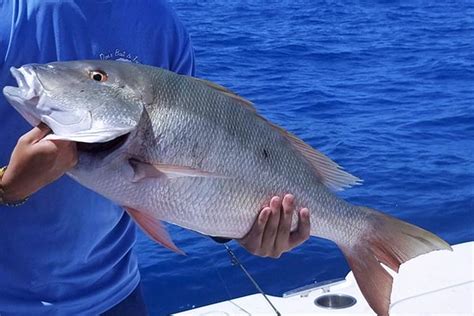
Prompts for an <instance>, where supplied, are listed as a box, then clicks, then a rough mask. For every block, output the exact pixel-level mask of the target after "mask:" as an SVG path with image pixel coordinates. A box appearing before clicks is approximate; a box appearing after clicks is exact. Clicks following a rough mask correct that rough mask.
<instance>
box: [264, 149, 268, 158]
mask: <svg viewBox="0 0 474 316" xmlns="http://www.w3.org/2000/svg"><path fill="white" fill-rule="evenodd" d="M263 157H265V159H267V158H268V151H267V150H266V149H263Z"/></svg>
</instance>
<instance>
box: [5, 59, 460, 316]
mask: <svg viewBox="0 0 474 316" xmlns="http://www.w3.org/2000/svg"><path fill="white" fill-rule="evenodd" d="M11 72H12V74H13V76H14V77H15V78H16V80H17V83H18V87H5V88H4V89H3V93H4V94H5V96H6V97H7V99H8V101H9V102H10V103H11V104H12V105H13V106H14V107H15V108H16V109H17V110H18V111H19V112H20V113H21V114H22V115H23V117H24V118H25V119H26V120H28V121H29V122H30V123H31V124H32V125H36V124H38V123H39V122H40V121H42V122H44V123H46V124H47V125H48V126H49V127H50V128H51V129H52V130H53V132H54V134H51V135H49V136H48V138H53V139H54V138H56V139H65V140H72V141H77V142H79V144H78V150H79V162H78V164H77V166H76V167H75V168H74V169H73V170H71V171H70V172H69V175H70V176H71V177H73V178H74V179H75V180H77V181H78V182H80V183H81V184H83V185H85V186H86V187H88V188H90V189H92V190H94V191H96V192H98V193H100V194H102V195H103V196H105V197H107V198H109V199H111V200H113V201H114V202H116V203H118V204H119V205H123V206H124V207H125V209H126V210H127V211H128V213H129V214H130V215H131V216H132V217H133V219H134V220H135V221H136V222H137V223H138V225H139V226H140V227H141V228H142V229H143V230H145V231H146V232H147V233H148V234H149V236H150V237H151V238H153V239H154V240H156V241H158V242H160V243H162V244H163V245H165V246H166V247H168V248H171V249H173V250H176V251H179V249H178V248H177V247H176V246H175V245H174V244H173V242H172V241H171V240H170V239H169V237H168V235H167V234H166V232H165V231H164V229H163V228H162V227H161V226H160V221H167V222H170V223H174V224H177V225H180V226H182V227H186V228H188V229H192V230H195V231H198V232H200V233H203V234H206V235H211V236H221V237H229V238H240V237H243V236H244V235H245V234H246V233H247V232H248V231H249V229H250V228H251V226H252V224H253V223H254V221H255V219H256V216H257V214H258V212H259V210H260V209H261V208H262V206H264V205H267V204H268V203H269V200H270V198H271V197H272V196H274V195H279V196H282V195H284V194H285V193H292V194H294V195H295V196H296V198H297V207H308V208H309V209H310V211H311V235H313V236H318V237H322V238H326V239H329V240H332V241H333V242H335V243H336V244H337V245H338V246H339V247H340V248H341V250H342V252H343V253H344V255H345V257H346V259H347V261H348V262H349V265H350V267H351V269H352V271H353V272H354V275H355V278H356V280H357V283H358V284H359V287H360V289H361V291H362V293H363V294H364V296H365V298H366V299H367V302H368V303H369V305H370V306H371V307H372V309H373V310H374V311H375V312H376V313H377V314H379V315H387V314H388V310H389V304H390V294H391V288H392V277H391V276H390V274H389V273H387V271H386V270H385V269H384V268H383V267H382V266H381V264H380V263H384V264H385V265H386V266H388V267H389V268H391V269H393V270H395V271H398V268H399V266H400V264H402V263H403V262H405V261H407V260H409V259H411V258H413V257H416V256H418V255H420V254H424V253H427V252H430V251H432V250H439V249H451V248H450V246H449V245H448V244H447V243H446V242H444V241H443V240H441V239H440V238H438V237H437V236H435V235H433V234H431V233H429V232H427V231H425V230H423V229H421V228H419V227H416V226H414V225H411V224H408V223H406V222H403V221H400V220H398V219H395V218H393V217H390V216H388V215H385V214H382V213H381V212H379V211H376V210H374V209H370V208H368V207H363V206H356V205H352V204H350V203H348V202H346V201H344V200H342V199H340V198H338V197H337V196H336V195H335V194H333V193H332V192H331V191H334V190H341V189H343V188H345V187H349V186H351V185H354V184H357V183H359V179H358V178H356V177H354V176H352V175H350V174H349V173H347V172H345V171H343V170H342V168H341V167H339V166H338V165H337V164H336V163H335V162H333V161H332V160H331V159H329V158H328V157H326V156H325V155H323V154H322V153H320V152H318V151H316V150H315V149H313V148H311V147H310V146H309V145H307V144H305V143H304V142H303V141H302V140H300V139H299V138H297V137H296V136H294V135H292V134H290V133H289V132H287V131H285V130H283V129H282V128H280V127H278V126H276V125H274V124H272V123H270V122H269V121H267V120H266V119H265V118H263V117H262V116H260V115H259V114H258V113H257V112H256V110H255V108H254V107H253V106H252V104H251V103H250V102H248V101H247V100H245V99H243V98H241V97H239V96H237V95H235V94H234V93H232V92H231V91H229V90H227V89H226V88H224V87H222V86H219V85H217V84H214V83H211V82H209V81H205V80H201V79H197V78H192V77H187V76H181V75H177V74H174V73H172V72H169V71H166V70H163V69H159V68H154V67H150V66H144V65H138V64H132V63H125V62H113V61H73V62H57V63H50V64H45V65H39V64H30V65H25V66H22V67H21V68H19V69H15V68H12V69H11ZM297 220H298V218H297V216H294V218H293V222H292V227H293V228H295V227H296V224H297Z"/></svg>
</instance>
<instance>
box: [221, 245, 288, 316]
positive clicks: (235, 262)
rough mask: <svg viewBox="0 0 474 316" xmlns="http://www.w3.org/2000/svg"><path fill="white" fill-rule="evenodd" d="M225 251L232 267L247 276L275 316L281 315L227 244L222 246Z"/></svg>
mask: <svg viewBox="0 0 474 316" xmlns="http://www.w3.org/2000/svg"><path fill="white" fill-rule="evenodd" d="M223 245H224V247H225V249H226V250H227V253H228V254H229V256H230V261H231V262H232V264H233V265H238V266H239V267H240V268H241V269H242V271H244V273H245V275H246V276H247V278H249V280H250V281H251V282H252V283H253V285H254V286H255V288H256V289H257V291H259V292H260V294H262V295H263V297H264V298H265V300H266V301H267V302H268V304H270V306H271V307H272V308H273V310H274V311H275V313H276V314H277V316H281V313H280V312H279V311H278V309H276V307H275V306H274V305H273V304H272V302H270V300H269V299H268V297H267V296H266V295H265V293H264V292H263V290H262V288H261V287H260V286H259V285H258V283H257V281H255V279H254V278H252V276H251V275H250V273H249V272H248V271H247V269H245V267H244V265H243V264H242V263H240V261H239V259H238V258H237V256H236V255H235V253H234V252H233V251H232V249H230V247H229V246H227V244H223Z"/></svg>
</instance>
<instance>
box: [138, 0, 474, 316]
mask: <svg viewBox="0 0 474 316" xmlns="http://www.w3.org/2000/svg"><path fill="white" fill-rule="evenodd" d="M172 5H173V6H174V8H175V9H176V11H177V14H178V15H179V16H180V17H181V19H182V21H183V23H184V24H185V25H186V27H187V28H188V30H189V32H190V34H191V38H192V41H193V44H194V46H195V50H196V60H197V76H199V77H202V78H206V79H209V80H212V81H215V82H217V83H220V84H222V85H224V86H226V87H228V88H230V89H232V90H234V91H235V92H237V93H238V94H240V95H242V96H244V97H246V98H248V99H249V100H251V101H253V102H254V103H255V105H256V107H257V109H258V110H259V112H260V113H262V114H263V115H264V116H265V117H267V118H269V119H271V120H272V121H273V122H275V123H277V124H279V125H280V126H282V127H284V128H286V129H288V130H290V131H292V132H294V133H295V134H296V135H298V136H299V137H301V138H302V139H303V140H305V141H306V142H308V143H309V144H311V145H312V146H313V147H315V148H318V149H319V150H321V151H323V152H324V153H326V154H327V155H328V156H329V157H331V158H332V159H334V160H335V161H337V162H338V163H339V164H341V165H342V166H343V167H345V169H346V170H348V171H349V172H351V173H353V174H354V175H357V176H358V177H360V178H362V179H364V185H362V186H359V187H355V188H352V189H349V190H346V191H344V192H342V193H341V194H340V195H341V196H342V197H344V198H346V199H347V200H349V201H351V202H353V203H356V204H361V205H367V206H371V207H374V208H377V209H380V210H383V211H385V212H386V213H389V214H392V215H394V216H397V217H399V218H401V219H404V220H406V221H409V222H411V223H414V224H416V225H419V226H421V227H424V228H426V229H428V230H430V231H432V232H434V233H436V234H438V235H439V236H441V237H442V238H444V239H446V240H447V241H448V242H449V243H451V244H455V243H460V242H465V241H470V240H474V5H473V2H472V1H439V2H437V1H344V2H343V1H326V2H323V1H200V0H195V1H179V0H176V1H173V2H172ZM296 198H298V197H296ZM170 233H171V235H172V237H173V239H174V241H175V243H176V244H177V245H178V246H179V247H181V248H182V249H183V250H184V251H185V252H186V253H187V256H180V255H176V254H174V253H171V252H169V251H168V250H165V249H164V248H162V247H161V246H159V245H156V244H154V243H152V242H151V241H149V240H148V239H147V238H146V237H145V236H144V235H143V234H140V235H139V238H138V242H137V245H136V248H135V250H136V253H137V255H138V257H139V261H140V270H141V274H142V279H143V287H144V291H145V298H146V302H147V304H148V307H149V309H150V312H151V314H152V315H163V314H169V313H172V312H177V311H181V310H186V309H189V308H192V307H197V306H202V305H205V304H210V303H213V302H217V301H220V300H226V299H229V298H233V297H238V296H242V295H246V294H250V293H255V289H254V287H253V286H252V285H251V283H250V282H249V281H248V280H247V279H246V278H245V277H244V275H243V273H242V271H240V269H239V268H238V267H236V266H232V264H231V262H230V260H229V257H228V255H227V253H226V251H225V249H224V247H223V246H222V245H219V244H216V243H214V242H212V241H211V240H209V239H207V238H205V237H203V236H200V235H199V234H197V233H193V232H190V231H186V230H184V229H181V228H179V227H174V226H171V227H170ZM231 247H232V248H233V249H234V250H235V252H236V253H237V255H238V257H239V258H240V260H241V261H242V263H243V264H244V265H245V266H246V267H247V269H248V270H249V271H250V273H251V274H252V275H253V276H254V277H255V279H256V280H257V282H258V283H259V284H260V286H261V287H262V288H263V289H264V290H265V291H266V292H267V293H270V294H273V295H281V294H282V293H283V292H285V291H287V290H290V289H293V288H295V287H298V286H302V285H305V284H309V283H311V282H314V281H323V280H326V279H331V278H336V277H343V276H344V275H345V274H346V273H347V272H348V270H349V268H348V266H347V264H346V262H345V260H344V258H343V256H342V254H341V252H340V251H339V249H338V248H337V247H336V246H335V245H334V244H333V243H331V242H329V241H326V240H322V239H317V238H311V239H310V240H309V241H307V242H306V243H305V244H304V245H302V246H300V247H298V248H297V249H295V250H294V251H292V252H290V253H287V254H284V255H283V256H282V257H281V258H280V259H278V260H273V259H265V258H258V257H255V256H252V255H250V254H248V253H247V252H246V251H245V250H243V249H242V248H240V247H239V246H238V244H236V243H234V242H232V243H231Z"/></svg>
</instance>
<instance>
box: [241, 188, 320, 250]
mask: <svg viewBox="0 0 474 316" xmlns="http://www.w3.org/2000/svg"><path fill="white" fill-rule="evenodd" d="M282 206H283V209H282ZM294 208H295V206H294V197H293V195H291V194H287V195H285V197H284V198H283V203H282V202H281V199H280V197H278V196H274V197H273V198H272V200H271V201H270V207H264V208H263V209H262V211H261V212H260V214H259V215H258V218H257V220H256V221H255V223H254V225H253V227H252V228H251V229H250V231H249V232H248V233H247V235H245V237H243V238H242V239H238V240H237V241H238V242H239V243H240V244H241V245H242V247H244V248H245V249H247V250H248V251H249V252H251V253H253V254H254V255H258V256H261V257H272V258H279V257H280V256H281V254H282V253H284V252H287V251H290V250H291V249H293V248H294V247H296V246H298V245H300V244H301V243H303V242H304V241H305V240H307V239H308V238H309V233H310V228H311V226H310V221H309V210H308V209H307V208H303V209H302V210H301V211H299V212H298V227H297V229H296V230H295V231H293V232H290V229H291V219H292V216H293V211H294Z"/></svg>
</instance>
